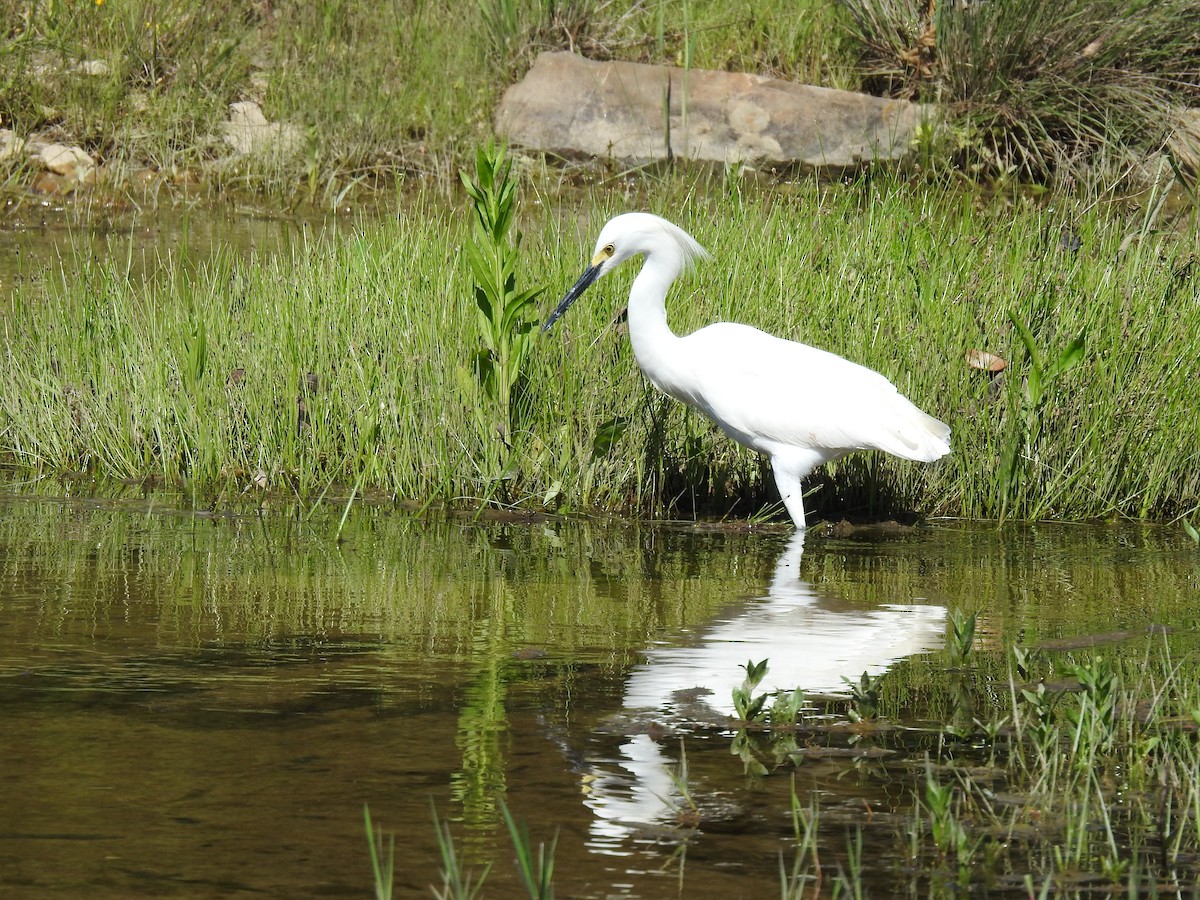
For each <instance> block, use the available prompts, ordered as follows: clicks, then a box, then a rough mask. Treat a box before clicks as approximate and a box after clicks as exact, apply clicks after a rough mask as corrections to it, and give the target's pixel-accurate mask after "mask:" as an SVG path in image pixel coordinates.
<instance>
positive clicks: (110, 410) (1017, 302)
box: [0, 181, 1200, 519]
mask: <svg viewBox="0 0 1200 900" xmlns="http://www.w3.org/2000/svg"><path fill="white" fill-rule="evenodd" d="M548 201H549V198H547V202H544V203H540V204H533V203H526V205H525V207H524V209H525V218H524V219H523V220H522V221H521V222H520V227H521V228H522V230H523V231H524V242H523V244H522V257H521V260H520V265H519V266H518V273H517V277H518V279H519V281H520V283H521V285H522V286H533V285H536V284H539V283H540V284H544V285H547V286H548V290H547V292H546V294H545V295H543V296H542V298H541V299H540V301H539V303H540V306H541V308H542V309H543V310H545V309H548V308H549V307H550V306H551V305H552V303H553V302H554V301H556V300H557V298H558V296H560V292H561V291H562V290H563V289H564V288H565V287H566V286H567V285H568V284H570V282H571V281H572V280H573V279H574V277H575V276H576V275H577V274H578V271H579V270H580V269H581V266H582V265H583V263H584V261H585V260H586V257H587V256H588V255H589V254H590V251H591V245H592V241H593V240H594V236H595V234H596V233H597V232H598V229H599V226H600V225H601V224H602V223H603V221H604V219H605V218H606V217H607V215H608V214H610V213H612V212H616V211H620V210H623V209H624V208H625V207H626V205H627V203H629V202H634V203H636V204H638V205H642V204H643V203H645V204H646V205H648V206H649V207H650V208H652V209H655V210H656V211H659V212H663V213H665V214H667V215H668V216H670V217H671V218H673V219H675V220H677V221H679V222H680V223H681V224H682V225H684V226H685V227H687V228H689V229H690V230H691V231H692V232H693V233H694V234H695V236H696V237H697V238H698V239H699V240H700V241H701V242H702V243H703V244H705V245H706V246H707V247H708V248H709V249H710V250H712V251H713V253H714V254H715V256H716V259H715V260H714V261H712V262H710V263H706V264H704V265H703V266H701V267H700V268H699V269H697V270H696V272H695V273H693V274H692V275H691V276H689V277H688V278H687V279H686V280H685V281H683V282H682V283H681V284H680V285H679V286H678V288H677V290H676V292H675V293H674V294H673V297H672V299H671V300H670V301H669V312H670V317H671V320H672V323H673V325H674V327H675V328H676V329H677V330H679V331H689V330H692V329H694V328H696V327H698V326H700V325H702V324H704V323H706V322H709V321H713V320H718V319H724V320H739V321H745V322H749V323H752V324H755V325H758V326H760V327H762V328H764V329H766V330H768V331H771V332H774V333H777V334H781V335H785V336H788V337H792V338H796V339H799V340H804V341H806V342H809V343H813V344H816V345H818V346H822V347H825V348H828V349H830V350H834V351H836V352H839V353H842V354H844V355H846V356H848V357H850V358H851V359H853V360H855V361H858V362H861V363H863V364H866V365H869V366H872V367H874V368H876V369H878V370H880V371H882V372H884V373H885V374H887V375H888V376H889V377H891V378H892V379H893V380H894V381H895V382H896V384H897V385H898V387H899V388H900V389H901V390H902V391H903V392H904V393H906V394H907V395H909V396H910V397H911V398H913V399H914V400H915V401H916V402H917V403H918V404H920V405H922V406H923V407H925V408H926V409H928V410H929V411H930V412H932V413H934V414H935V415H938V416H939V417H941V418H942V419H944V420H945V421H947V422H948V423H949V424H950V425H951V426H952V428H953V429H954V437H953V445H954V448H955V453H954V454H953V455H952V456H951V457H949V458H948V459H947V460H945V461H943V462H941V463H939V464H937V465H928V466H920V465H914V464H909V463H904V462H900V461H896V460H893V459H890V458H887V457H884V456H881V455H862V456H858V457H854V458H851V459H850V460H847V461H845V462H843V463H842V464H840V465H839V466H837V467H836V469H834V470H833V473H832V474H833V476H834V477H833V478H832V479H830V478H827V477H825V476H820V475H819V476H817V477H816V478H815V479H814V482H813V484H814V486H815V487H817V488H818V490H817V491H816V494H815V496H814V497H813V498H812V499H811V500H810V503H811V505H812V508H813V509H814V510H815V511H816V512H817V513H818V514H820V513H822V512H825V514H829V513H831V512H841V511H843V510H845V509H852V510H858V511H868V512H869V513H870V514H873V515H890V514H896V513H903V512H907V511H914V510H915V511H920V512H923V513H926V514H950V515H966V516H985V517H988V516H998V515H1001V514H1007V515H1015V516H1021V517H1031V518H1041V517H1066V518H1080V517H1094V516H1113V515H1120V516H1132V517H1148V518H1155V519H1167V518H1171V517H1174V516H1176V515H1181V514H1182V515H1186V514H1190V513H1191V512H1193V511H1194V510H1195V508H1196V506H1197V504H1198V503H1200V474H1198V473H1200V467H1198V466H1197V465H1196V461H1197V446H1198V442H1197V430H1196V401H1195V388H1194V372H1193V365H1192V363H1193V362H1194V360H1195V359H1197V358H1200V304H1197V302H1196V299H1197V286H1196V280H1195V275H1194V265H1193V262H1192V252H1193V251H1192V247H1193V246H1194V240H1195V235H1194V233H1193V232H1191V231H1188V232H1186V233H1183V234H1180V233H1178V232H1175V231H1167V230H1159V226H1161V225H1162V222H1160V221H1159V220H1158V219H1157V218H1155V217H1154V216H1153V215H1151V214H1149V213H1148V212H1147V211H1145V210H1139V209H1136V208H1132V207H1129V208H1127V207H1124V206H1121V205H1116V204H1091V205H1090V206H1087V207H1083V206H1076V205H1072V204H1070V203H1067V204H1062V205H1057V206H1054V207H1046V206H1039V205H1035V204H1032V203H1027V202H1024V201H1017V202H1015V203H1013V204H1011V205H1009V204H1003V203H999V202H989V203H977V202H975V200H973V199H972V198H971V197H969V196H965V195H957V196H947V195H946V194H945V193H943V192H935V191H925V190H915V191H914V190H913V189H911V188H908V187H903V186H896V187H894V186H889V185H887V184H883V183H879V182H876V183H871V182H865V181H864V182H861V183H858V184H855V185H851V186H848V187H840V186H838V187H831V188H825V189H818V188H816V187H813V186H811V185H801V186H795V187H791V188H786V189H782V188H781V189H778V190H775V191H773V192H769V193H767V194H759V195H756V196H754V197H750V196H742V195H741V194H740V193H739V192H737V191H736V189H732V188H731V189H730V191H728V192H722V191H718V190H705V191H696V190H694V185H693V186H689V185H687V184H681V183H675V184H668V185H662V186H657V187H652V188H651V190H650V196H649V198H648V199H647V198H636V199H635V200H633V201H626V200H624V199H623V198H621V197H618V196H615V195H614V194H613V193H606V194H605V195H604V196H597V197H594V198H591V202H590V203H586V204H585V208H586V210H587V211H586V212H585V213H583V214H578V215H577V214H576V213H575V212H574V211H573V210H570V209H566V208H564V207H563V205H562V204H558V203H551V202H548ZM468 234H469V230H468V219H467V216H466V215H465V213H464V211H462V210H446V209H444V208H442V207H441V206H439V205H438V204H436V203H434V202H432V201H430V202H423V201H418V202H416V203H415V204H414V205H412V206H411V207H410V208H408V209H407V210H406V211H405V212H404V214H402V215H401V216H400V217H399V219H398V220H396V221H394V222H387V223H382V224H366V223H364V225H363V226H362V228H361V229H360V231H359V233H357V234H355V235H353V236H341V237H337V238H335V239H332V240H329V241H327V242H326V241H323V242H313V241H307V240H305V239H304V238H303V237H302V236H301V237H298V239H297V241H296V243H295V244H294V246H293V248H292V251H291V253H290V255H288V254H286V253H285V254H284V255H282V256H280V257H276V258H272V259H269V260H262V261H254V262H251V263H242V262H235V261H234V260H233V259H232V258H231V257H221V256H218V257H217V258H215V259H211V260H206V261H204V262H203V263H200V264H193V263H191V262H189V261H186V260H179V261H177V263H176V264H175V265H173V266H172V267H171V270H170V271H171V275H170V276H168V277H164V278H159V279H155V280H151V281H148V282H141V281H137V280H135V279H132V278H129V277H127V276H126V275H125V273H124V272H123V269H122V267H121V266H120V265H100V264H96V263H93V262H91V261H89V260H87V259H81V260H78V261H72V262H71V263H70V264H69V265H67V266H65V267H64V272H63V273H62V274H60V275H57V276H53V277H51V278H49V279H47V280H46V281H43V282H41V283H36V282H31V283H28V284H25V285H23V286H20V287H19V288H18V289H17V292H16V294H15V297H14V301H13V306H12V308H11V310H10V311H9V312H8V313H7V314H6V315H5V316H4V345H5V346H4V355H3V362H0V398H2V399H0V443H2V447H0V449H2V452H3V455H4V459H5V461H6V462H7V463H8V464H10V465H14V466H18V467H21V468H24V469H29V470H33V471H36V472H40V473H65V472H75V471H80V470H83V471H87V472H93V473H99V474H103V475H105V476H112V477H118V478H145V477H158V478H163V479H166V480H168V481H171V482H174V481H176V480H183V481H185V482H186V483H188V484H189V485H190V487H191V489H192V490H193V491H194V492H195V494H196V496H197V498H198V500H200V501H201V502H204V503H206V504H207V503H218V504H219V503H223V502H229V501H231V500H232V499H234V498H237V497H239V496H242V495H249V496H257V495H258V494H260V493H262V492H273V493H274V494H277V495H284V496H292V495H295V496H299V497H302V498H304V499H305V500H306V501H312V500H313V499H315V498H316V497H318V496H320V495H321V494H322V493H323V492H324V491H326V490H327V489H329V488H331V487H336V488H337V489H338V490H345V489H348V488H353V489H356V490H360V491H367V490H377V491H383V492H386V493H389V494H393V495H395V496H397V497H399V498H402V499H408V500H415V501H418V502H427V501H446V502H450V503H453V504H456V505H466V506H474V505H477V504H480V503H484V502H495V503H502V504H508V505H512V506H516V507H520V508H525V509H538V510H541V509H551V510H557V511H581V510H588V511H612V512H620V513H640V514H646V513H653V514H660V515H661V514H667V513H670V514H675V515H682V516H691V515H692V514H693V513H695V512H699V513H704V514H710V515H730V516H733V517H735V518H745V517H748V516H750V515H752V514H754V513H756V512H757V511H759V510H760V508H761V507H762V506H763V505H764V504H769V503H773V502H774V500H775V496H774V488H773V487H772V486H771V479H770V476H769V474H768V472H767V469H766V468H765V465H764V463H763V461H762V460H760V459H759V458H758V457H757V456H755V455H754V454H751V453H748V452H745V451H743V450H741V449H740V448H738V447H736V446H735V445H734V444H733V443H732V442H730V441H729V440H728V439H727V438H725V437H724V436H723V435H722V434H720V433H719V432H716V431H715V430H714V429H713V428H712V427H710V425H709V424H708V423H707V421H706V420H704V419H703V418H701V417H700V416H698V415H696V414H693V413H690V412H687V411H686V410H684V409H683V408H682V407H681V406H680V405H679V404H676V403H674V402H671V401H668V400H667V399H666V398H664V397H661V396H659V395H657V394H656V393H655V392H654V391H653V390H652V389H651V388H649V387H648V386H647V384H646V383H645V382H644V380H643V379H642V377H641V375H640V373H639V372H638V371H637V368H636V364H635V363H634V361H633V359H632V356H631V353H630V350H629V344H628V339H627V338H626V337H625V336H624V335H623V334H622V333H621V332H620V330H619V329H617V328H614V327H612V326H611V325H610V322H611V320H612V318H613V315H614V312H615V311H616V310H617V309H618V308H619V307H620V306H621V305H622V304H623V302H624V296H625V295H624V291H626V290H627V289H628V284H629V278H630V275H631V273H630V272H624V273H622V274H620V275H618V276H616V277H614V278H613V279H611V280H610V281H608V282H606V283H605V284H604V285H602V286H601V287H600V288H598V289H597V290H595V291H593V292H592V295H589V299H588V300H587V301H586V302H582V303H580V304H578V305H577V306H576V307H575V308H574V309H573V310H572V311H571V315H570V317H569V320H568V321H567V322H566V325H567V327H566V328H565V329H562V330H559V329H556V330H555V331H554V332H553V333H552V334H551V335H548V336H547V335H540V334H539V335H538V336H537V339H536V340H535V341H534V343H533V346H532V348H531V350H530V352H529V356H528V358H527V360H526V363H525V376H526V380H525V382H524V386H523V388H522V392H521V395H520V399H519V402H518V403H517V404H516V406H515V409H514V411H513V413H512V416H513V417H512V418H511V419H510V421H509V422H507V423H506V422H502V421H500V418H499V417H498V416H497V414H496V413H495V412H494V411H493V407H492V406H491V405H489V403H488V402H487V398H486V396H484V393H483V392H482V388H481V386H480V384H479V380H478V378H477V377H476V374H475V370H474V362H473V361H474V360H475V359H477V355H478V353H479V351H480V349H481V348H482V346H483V345H482V339H481V336H480V332H479V329H478V324H477V322H476V314H475V312H474V302H473V299H472V296H471V278H470V274H469V271H468V268H467V264H466V260H465V258H464V257H463V254H462V252H461V248H462V246H463V244H464V241H465V240H466V239H467V236H468ZM64 322H65V323H67V324H66V327H64V326H63V324H62V323H64ZM1015 323H1019V326H1018V325H1017V324H1015ZM1022 329H1023V330H1024V334H1025V336H1024V337H1022ZM1081 332H1082V333H1083V334H1084V338H1083V342H1082V352H1081V353H1077V354H1076V356H1077V359H1078V365H1076V366H1074V367H1073V368H1070V369H1068V370H1066V371H1065V372H1063V373H1062V374H1060V375H1058V376H1057V377H1055V376H1054V375H1053V372H1052V371H1051V370H1052V369H1053V365H1052V363H1053V362H1054V361H1056V360H1058V359H1059V358H1060V356H1061V355H1062V353H1063V352H1064V350H1065V349H1066V348H1068V347H1069V346H1070V345H1071V342H1072V341H1074V340H1076V339H1077V338H1078V336H1079V335H1080V333H1081ZM1077 346H1078V345H1077ZM1030 347H1032V349H1033V353H1034V355H1031V352H1030ZM970 349H979V350H987V351H990V352H993V353H996V354H999V355H1000V356H1002V357H1004V358H1005V359H1007V360H1008V361H1009V362H1010V366H1009V368H1008V370H1007V372H1006V373H1005V377H1003V378H1002V379H1000V380H998V381H995V382H994V381H993V380H992V379H991V378H990V377H989V376H988V375H987V374H985V373H983V372H980V371H977V370H974V369H972V368H970V367H968V366H967V365H966V364H965V362H964V353H965V352H966V351H967V350H970ZM1035 358H1036V359H1038V360H1040V361H1041V365H1042V369H1043V371H1041V373H1040V377H1039V378H1037V379H1036V382H1037V384H1040V385H1041V389H1040V390H1038V391H1027V390H1026V387H1025V381H1026V379H1027V377H1028V376H1029V374H1030V373H1031V371H1032V370H1033V368H1034V360H1035ZM797 387H798V389H811V390H820V389H821V386H820V385H816V386H797Z"/></svg>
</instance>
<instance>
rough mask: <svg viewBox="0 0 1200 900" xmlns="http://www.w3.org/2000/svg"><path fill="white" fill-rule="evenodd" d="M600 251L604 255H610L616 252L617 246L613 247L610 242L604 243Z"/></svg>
mask: <svg viewBox="0 0 1200 900" xmlns="http://www.w3.org/2000/svg"><path fill="white" fill-rule="evenodd" d="M600 252H601V253H603V254H604V255H605V256H612V255H613V254H614V253H616V252H617V248H616V247H614V246H613V245H612V244H605V245H604V249H603V250H601V251H600Z"/></svg>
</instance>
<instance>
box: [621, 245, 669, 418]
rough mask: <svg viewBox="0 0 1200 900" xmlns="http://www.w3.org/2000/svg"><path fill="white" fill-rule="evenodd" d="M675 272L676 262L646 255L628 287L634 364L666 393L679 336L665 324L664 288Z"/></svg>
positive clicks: (630, 337)
mask: <svg viewBox="0 0 1200 900" xmlns="http://www.w3.org/2000/svg"><path fill="white" fill-rule="evenodd" d="M678 276H679V266H678V265H673V264H671V263H666V262H664V261H662V260H659V259H655V258H654V257H652V256H647V258H646V262H645V264H644V265H643V266H642V271H641V272H639V273H638V276H637V278H635V279H634V281H633V287H632V288H631V289H630V291H629V340H630V342H631V343H632V344H633V355H634V357H635V358H636V359H637V363H638V365H639V366H640V367H641V369H642V371H643V372H645V373H646V375H647V377H649V379H650V380H651V381H652V382H654V384H655V385H656V386H657V387H658V388H660V389H661V390H663V391H666V392H667V393H668V394H672V395H674V394H675V393H676V391H675V390H674V389H673V388H674V387H675V385H674V381H675V379H674V378H673V377H672V376H673V370H672V362H673V360H674V355H673V352H672V351H673V349H674V345H675V344H676V342H677V341H678V340H679V338H678V337H676V335H675V332H673V331H672V330H671V326H670V325H668V324H667V307H666V298H667V289H668V288H669V287H670V286H671V283H672V282H673V281H674V280H675V279H676V278H677V277H678Z"/></svg>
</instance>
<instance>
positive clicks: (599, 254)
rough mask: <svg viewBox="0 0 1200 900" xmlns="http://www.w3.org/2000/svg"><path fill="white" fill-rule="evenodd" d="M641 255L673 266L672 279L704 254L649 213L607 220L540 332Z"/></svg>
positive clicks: (684, 234) (686, 236) (676, 229)
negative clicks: (584, 265) (579, 271)
mask: <svg viewBox="0 0 1200 900" xmlns="http://www.w3.org/2000/svg"><path fill="white" fill-rule="evenodd" d="M643 255H644V256H647V257H653V258H654V259H656V260H662V261H663V263H664V264H667V265H672V266H674V268H675V271H674V273H673V275H672V277H674V276H675V275H678V274H679V271H680V270H682V269H683V267H684V266H686V265H688V264H690V263H691V262H692V261H693V260H696V259H704V258H706V257H707V256H708V251H707V250H705V249H704V248H703V247H701V246H700V245H699V244H698V243H696V241H695V239H694V238H693V237H692V236H691V235H690V234H688V233H687V232H686V231H684V230H683V229H682V228H680V227H679V226H678V225H672V224H671V223H670V222H668V221H667V220H666V219H662V218H659V217H658V216H655V215H651V214H650V213H625V214H623V215H620V216H616V217H614V218H612V219H609V220H608V222H607V224H605V226H604V228H602V229H601V231H600V237H599V238H597V239H596V252H595V253H594V254H593V255H592V262H591V264H590V265H589V266H588V267H587V269H586V270H585V271H584V273H583V274H582V275H581V276H580V277H579V280H578V281H576V282H575V284H574V285H572V286H571V289H570V290H569V291H567V293H566V296H564V297H563V298H562V301H561V302H560V303H559V304H558V306H557V307H555V309H554V312H552V313H551V314H550V318H548V319H547V320H546V324H545V325H543V326H542V330H543V331H549V330H550V327H551V326H552V325H553V324H554V323H555V322H557V321H558V320H559V319H560V318H562V316H563V314H564V313H565V312H566V311H567V309H568V308H569V307H570V306H571V304H572V303H574V302H575V301H576V300H578V299H579V298H580V296H582V295H583V292H584V291H586V290H587V289H588V288H589V287H591V285H592V284H593V283H594V282H595V281H597V280H599V279H600V278H603V277H604V276H605V275H607V274H608V273H609V272H611V271H612V270H613V269H615V268H616V267H617V266H619V265H620V264H621V263H623V262H625V260H627V259H629V258H630V257H631V256H643Z"/></svg>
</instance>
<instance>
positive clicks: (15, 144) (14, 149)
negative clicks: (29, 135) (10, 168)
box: [0, 128, 25, 163]
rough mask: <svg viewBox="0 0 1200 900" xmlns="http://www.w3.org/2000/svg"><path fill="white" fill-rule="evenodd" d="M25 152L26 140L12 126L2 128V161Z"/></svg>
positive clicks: (0, 131)
mask: <svg viewBox="0 0 1200 900" xmlns="http://www.w3.org/2000/svg"><path fill="white" fill-rule="evenodd" d="M23 152H25V141H24V139H23V138H20V137H17V133H16V132H15V131H13V130H12V129H10V128H0V163H6V162H8V161H9V160H10V159H15V158H16V157H18V156H20V155H21V154H22V153H23Z"/></svg>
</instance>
